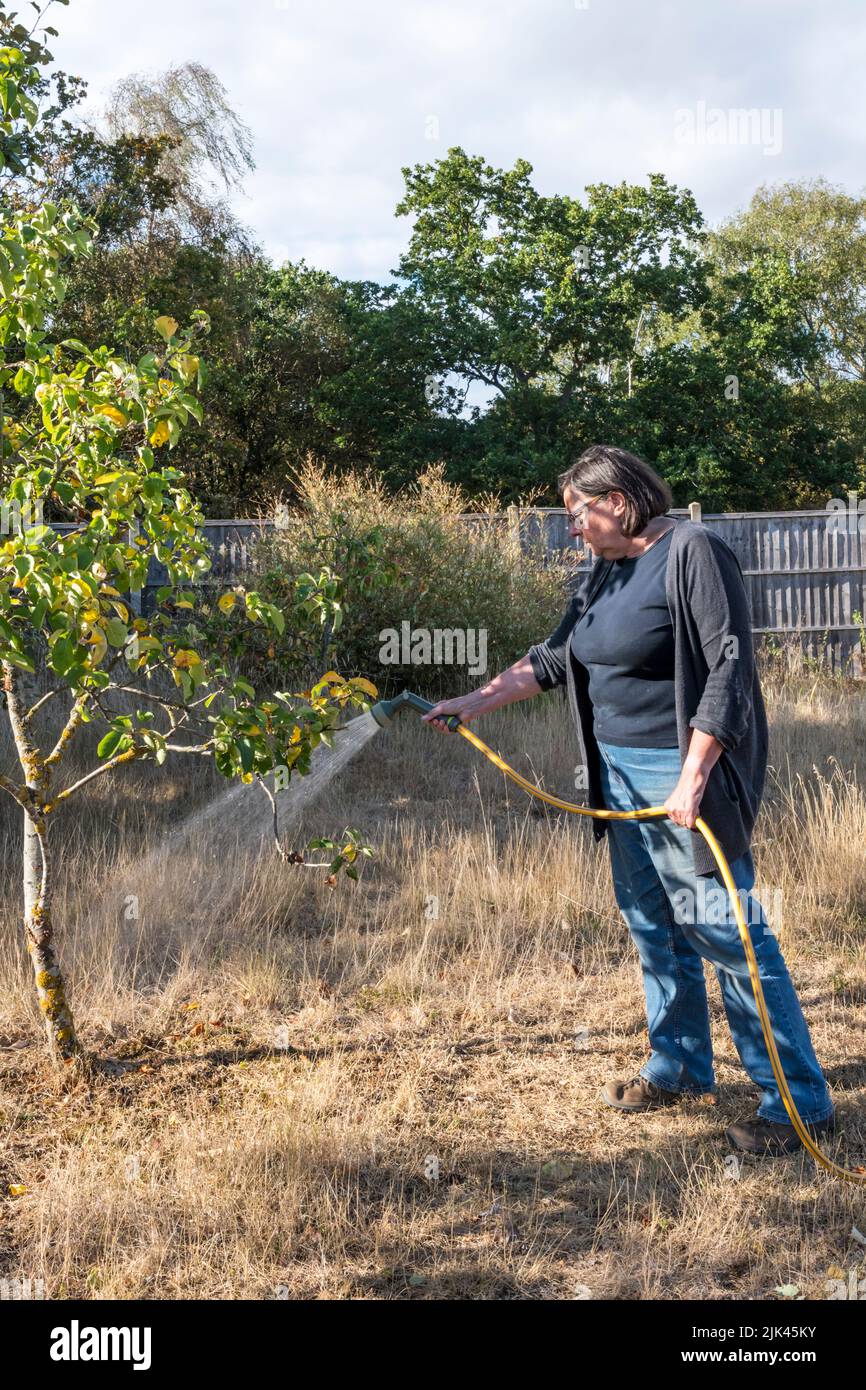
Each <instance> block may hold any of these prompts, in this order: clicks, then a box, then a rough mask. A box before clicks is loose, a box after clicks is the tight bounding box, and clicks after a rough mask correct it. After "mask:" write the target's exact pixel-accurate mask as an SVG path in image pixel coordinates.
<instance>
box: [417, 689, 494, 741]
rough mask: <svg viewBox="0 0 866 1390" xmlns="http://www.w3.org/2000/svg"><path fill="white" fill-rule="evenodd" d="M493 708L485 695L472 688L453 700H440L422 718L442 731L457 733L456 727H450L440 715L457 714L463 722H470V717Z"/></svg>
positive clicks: (472, 717) (475, 717) (474, 717)
mask: <svg viewBox="0 0 866 1390" xmlns="http://www.w3.org/2000/svg"><path fill="white" fill-rule="evenodd" d="M489 708H493V706H491V705H488V703H487V701H486V700H485V698H484V696H483V695H481V694H480V693H479V692H478V691H477V690H471V691H470V692H469V693H468V694H467V695H457V696H456V697H455V698H454V699H453V700H440V701H439V704H438V705H434V706H433V708H432V709H431V710H428V711H427V713H426V714H422V716H421V718H422V719H423V720H424V722H425V723H426V724H432V725H433V728H434V729H438V730H439V731H440V733H443V734H452V733H456V730H455V729H449V728H448V726H447V724H445V723H444V719H443V718H440V717H439V716H447V715H449V714H456V715H458V716H459V718H460V723H461V724H468V723H469V721H470V719H477V717H478V715H479V714H484V712H485V710H486V709H489Z"/></svg>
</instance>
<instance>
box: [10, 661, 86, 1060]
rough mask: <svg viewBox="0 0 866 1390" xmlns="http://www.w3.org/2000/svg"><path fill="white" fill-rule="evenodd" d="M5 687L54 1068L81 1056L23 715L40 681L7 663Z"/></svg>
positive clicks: (28, 899)
mask: <svg viewBox="0 0 866 1390" xmlns="http://www.w3.org/2000/svg"><path fill="white" fill-rule="evenodd" d="M37 670H38V664H37ZM3 688H4V690H5V692H6V708H7V712H8V715H9V723H10V725H11V727H12V734H13V737H14V739H15V747H16V749H17V752H18V758H19V761H20V763H21V767H22V769H23V772H24V782H25V786H24V792H25V794H26V801H27V804H26V805H25V806H24V857H23V870H24V874H23V878H24V935H25V940H26V942H27V950H28V952H29V954H30V960H31V961H32V963H33V973H34V975H35V977H36V995H37V999H38V1001H39V1010H40V1012H41V1014H42V1017H43V1019H44V1020H45V1031H46V1034H47V1037H48V1050H49V1053H50V1056H51V1060H52V1061H53V1062H54V1063H55V1065H57V1066H61V1065H62V1064H68V1063H70V1062H73V1061H74V1060H75V1059H76V1058H78V1057H80V1056H81V1049H80V1047H79V1043H78V1038H77V1036H76V1033H75V1024H74V1023H73V1021H72V1014H71V1012H70V1009H69V1004H68V1002H67V999H66V985H65V982H64V979H63V973H62V971H61V969H60V962H59V961H58V959H57V953H56V951H55V949H54V943H53V935H54V932H53V924H52V921H51V901H52V897H53V878H52V874H51V865H50V860H49V854H48V836H47V832H46V825H45V816H44V815H43V812H42V807H43V805H45V803H46V801H47V797H48V779H49V775H50V768H46V766H45V762H44V759H43V757H42V755H41V753H40V752H39V749H38V748H37V747H36V745H35V743H34V742H33V738H32V735H31V730H30V722H29V720H28V718H27V711H28V709H29V708H30V707H31V705H32V703H33V702H34V700H35V697H36V695H37V691H38V679H37V678H36V677H34V676H31V675H29V673H27V672H24V671H22V670H20V669H19V668H17V667H13V666H11V665H10V664H9V663H6V664H4V667H3Z"/></svg>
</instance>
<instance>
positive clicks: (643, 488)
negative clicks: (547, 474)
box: [557, 444, 674, 536]
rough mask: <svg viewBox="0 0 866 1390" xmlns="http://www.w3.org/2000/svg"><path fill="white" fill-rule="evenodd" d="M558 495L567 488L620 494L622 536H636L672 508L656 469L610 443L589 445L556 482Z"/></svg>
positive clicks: (598, 493) (591, 493)
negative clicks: (621, 498)
mask: <svg viewBox="0 0 866 1390" xmlns="http://www.w3.org/2000/svg"><path fill="white" fill-rule="evenodd" d="M557 483H558V485H559V491H560V493H563V492H564V491H565V489H566V488H567V487H570V488H572V489H573V490H574V491H576V492H586V493H588V494H589V496H590V497H600V496H601V495H602V494H603V493H606V492H621V493H622V495H623V497H624V498H625V515H624V516H623V520H622V533H623V535H624V536H637V535H639V533H640V532H641V531H643V529H644V527H645V526H647V525H648V524H649V522H650V521H652V519H653V517H654V516H664V514H665V513H666V512H667V511H669V510H670V508H671V507H672V506H673V502H674V498H673V493H672V492H671V490H670V488H669V487H668V485H667V483H666V482H665V480H664V478H660V477H659V475H658V473H656V471H655V469H653V468H650V466H649V464H648V463H646V462H645V461H644V460H643V459H641V458H638V456H637V454H630V453H629V452H628V450H627V449H617V448H616V447H615V446H614V445H612V444H591V445H590V447H589V448H588V449H585V450H584V452H583V453H582V454H581V456H580V458H579V459H578V460H577V463H573V464H572V465H571V467H570V468H567V469H566V471H565V472H564V473H561V474H560V476H559V478H558V479H557Z"/></svg>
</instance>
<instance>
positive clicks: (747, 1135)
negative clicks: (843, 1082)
mask: <svg viewBox="0 0 866 1390" xmlns="http://www.w3.org/2000/svg"><path fill="white" fill-rule="evenodd" d="M804 1123H805V1122H804ZM835 1130H836V1119H835V1116H834V1115H831V1116H830V1118H829V1119H827V1120H822V1121H821V1122H820V1124H814V1125H813V1124H807V1125H806V1133H807V1134H810V1135H811V1136H812V1138H813V1139H821V1138H822V1137H823V1136H824V1135H827V1134H834V1133H835ZM725 1135H726V1137H727V1139H728V1140H729V1142H730V1143H731V1144H733V1145H734V1146H735V1148H738V1149H744V1150H745V1151H746V1153H750V1154H760V1155H761V1157H762V1158H784V1157H785V1155H786V1154H793V1153H796V1152H797V1150H798V1149H802V1147H803V1145H802V1143H801V1142H800V1137H799V1135H798V1134H797V1131H796V1130H795V1128H794V1126H793V1125H789V1124H782V1123H781V1122H780V1121H779V1120H762V1119H761V1118H760V1117H759V1116H758V1115H756V1116H755V1118H754V1119H753V1120H740V1121H739V1123H737V1124H734V1125H729V1127H728V1128H727V1129H726V1130H725Z"/></svg>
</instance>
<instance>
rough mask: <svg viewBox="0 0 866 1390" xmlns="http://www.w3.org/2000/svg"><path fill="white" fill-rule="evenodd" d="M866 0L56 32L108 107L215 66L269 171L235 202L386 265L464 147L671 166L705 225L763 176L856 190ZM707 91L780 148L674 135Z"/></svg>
mask: <svg viewBox="0 0 866 1390" xmlns="http://www.w3.org/2000/svg"><path fill="white" fill-rule="evenodd" d="M121 13H122V19H121V18H120V14H121ZM860 16H861V9H860V5H859V2H858V0H836V3H835V4H834V5H833V6H830V7H828V6H824V7H820V8H819V7H818V6H815V5H806V4H802V3H800V4H797V3H796V0H762V3H761V4H760V5H756V4H755V3H754V0H707V2H706V3H703V4H702V5H701V6H700V7H695V6H694V5H693V4H692V3H690V0H663V2H662V3H657V4H654V5H647V4H646V3H645V0H589V5H588V8H586V9H579V8H577V7H576V6H575V4H574V3H573V0H532V2H531V3H530V0H437V3H428V2H427V0H368V3H367V4H365V5H363V6H361V5H358V4H357V3H355V0H319V3H317V4H309V3H304V0H291V3H289V4H288V5H282V4H281V3H275V0H247V3H245V4H244V5H242V6H239V5H238V4H237V3H236V0H212V3H210V4H200V3H197V4H189V3H183V0H180V2H179V0H124V3H123V7H122V12H120V11H118V7H117V4H116V0H72V4H71V5H70V7H69V8H68V9H63V10H58V11H57V18H56V19H55V20H54V23H55V25H56V27H57V28H58V29H60V31H61V32H60V37H59V38H58V39H57V40H55V41H54V43H53V48H54V52H55V56H56V57H57V60H58V62H59V63H60V65H61V66H62V67H64V68H65V69H66V70H68V71H70V72H74V73H77V74H79V75H81V76H83V77H84V78H85V79H87V81H88V82H89V84H90V89H91V90H90V98H91V105H98V104H99V101H100V100H101V99H102V97H103V96H104V94H105V92H106V91H107V90H108V88H109V87H110V85H111V84H112V82H114V81H116V80H117V79H118V78H119V77H121V76H123V75H124V74H126V73H128V72H131V71H157V70H159V69H161V68H165V67H167V66H168V65H170V64H173V63H180V62H183V61H185V60H188V59H191V58H194V59H196V60H197V61H199V62H202V63H204V64H206V65H207V66H209V67H211V68H213V70H214V71H215V72H216V74H217V75H218V77H219V78H220V79H221V81H222V82H223V83H224V84H225V86H226V88H227V90H228V93H229V99H230V100H231V102H232V104H233V105H234V106H235V109H236V110H237V111H238V114H239V115H240V116H241V117H242V118H243V119H244V120H245V121H246V122H247V123H248V124H249V125H250V127H251V128H252V131H253V136H254V142H255V153H256V159H257V164H258V168H257V170H256V173H255V174H254V175H252V176H251V177H250V178H248V180H247V183H246V189H245V194H243V195H238V196H237V197H236V198H235V200H234V203H235V207H236V210H237V212H238V214H239V215H240V216H241V217H242V218H243V219H244V220H245V221H246V222H247V223H248V224H249V225H250V226H251V227H252V229H253V232H254V234H255V235H256V237H257V239H258V240H259V241H260V243H261V244H262V245H263V246H264V248H265V249H266V250H267V251H268V252H269V253H270V254H271V255H272V256H274V257H275V258H276V259H282V258H285V257H286V256H288V257H290V258H292V259H295V258H298V257H300V256H301V255H304V256H305V257H307V259H308V261H309V263H311V264H318V265H321V266H322V267H323V268H324V269H329V270H332V271H334V272H335V273H337V274H340V275H345V276H349V277H358V278H360V277H367V278H373V279H381V280H383V281H384V280H388V279H390V271H391V269H392V268H393V267H394V266H396V264H397V260H398V257H399V254H400V250H401V248H402V247H404V246H405V245H406V242H407V240H408V236H409V219H407V218H401V219H397V220H395V218H394V208H395V205H396V203H397V202H398V201H399V199H400V198H401V196H402V194H403V178H402V175H401V166H403V165H409V166H411V165H414V164H416V163H427V162H430V161H432V160H435V159H439V158H443V157H444V156H445V154H446V152H447V150H448V148H449V147H450V146H452V145H462V146H463V148H464V149H465V150H466V151H467V153H468V154H470V155H483V156H484V158H485V160H486V161H487V162H488V163H490V164H493V165H494V166H498V167H505V168H510V167H511V166H512V165H513V164H514V161H515V160H516V159H517V158H520V157H522V158H525V159H528V160H529V161H530V163H531V164H532V165H533V168H534V173H533V180H534V182H535V184H536V186H537V187H538V188H539V189H540V190H541V191H543V192H545V193H554V192H560V193H568V194H570V195H572V196H581V195H582V193H583V189H584V186H585V185H586V184H587V183H590V182H597V181H598V182H607V183H618V182H620V181H621V180H623V179H625V180H628V181H631V182H643V181H644V180H645V179H646V177H647V175H648V174H649V173H650V172H656V171H659V172H662V173H664V174H666V175H667V176H668V177H669V178H670V179H671V180H672V181H673V182H675V183H677V184H678V185H680V186H685V187H688V188H690V189H691V190H692V191H693V193H694V194H695V197H696V199H697V201H698V205H699V206H700V207H701V209H702V211H703V212H704V214H705V216H706V217H707V218H708V219H709V220H710V221H717V220H718V219H719V218H721V217H723V216H726V215H729V214H730V213H732V212H733V211H735V210H736V209H737V208H739V207H743V206H745V205H746V204H747V203H748V201H749V198H750V197H751V194H752V193H753V191H754V189H755V188H756V187H757V186H758V184H759V183H761V182H763V181H765V180H776V179H788V178H803V177H814V176H816V175H818V174H823V175H825V176H826V177H828V178H830V179H831V180H833V181H835V182H840V183H843V184H845V185H846V186H847V187H848V188H849V189H851V190H852V191H855V190H857V191H859V189H860V187H861V185H862V180H863V175H862V141H861V134H860V132H861V131H862V129H863V125H864V117H866V110H864V106H866V97H864V92H863V83H862V80H861V78H860V76H859V74H860V73H861V72H862V71H863V68H864V62H866V29H864V26H863V24H862V21H861V18H860ZM698 102H704V103H705V104H706V106H707V107H713V106H718V107H722V108H725V109H730V108H740V107H759V108H768V109H770V110H772V109H775V108H777V107H779V108H782V111H783V117H784V140H783V146H782V150H781V152H780V153H779V154H778V155H774V156H767V155H765V154H764V153H763V151H762V149H761V148H760V147H759V146H755V145H749V144H741V145H721V146H714V147H712V146H708V145H701V144H697V143H696V144H694V145H684V144H678V143H677V141H676V139H675V136H674V122H675V113H676V111H677V110H678V109H680V108H684V107H685V108H691V109H695V108H696V106H697V103H698ZM430 116H435V117H436V118H437V119H438V122H439V131H438V136H439V138H438V139H436V140H430V139H427V138H425V130H427V129H428V128H429V127H427V126H426V125H425V122H426V121H427V118H428V117H430Z"/></svg>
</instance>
